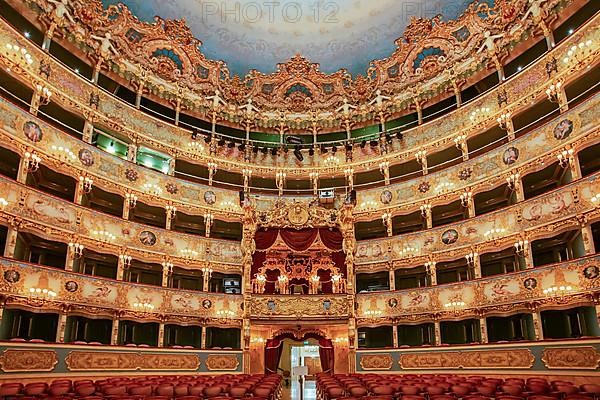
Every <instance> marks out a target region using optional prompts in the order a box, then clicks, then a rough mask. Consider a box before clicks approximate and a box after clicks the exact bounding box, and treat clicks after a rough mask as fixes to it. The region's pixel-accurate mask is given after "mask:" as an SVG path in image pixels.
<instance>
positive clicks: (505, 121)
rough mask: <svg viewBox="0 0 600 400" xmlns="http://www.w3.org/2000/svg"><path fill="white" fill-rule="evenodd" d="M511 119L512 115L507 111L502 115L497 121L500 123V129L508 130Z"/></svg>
mask: <svg viewBox="0 0 600 400" xmlns="http://www.w3.org/2000/svg"><path fill="white" fill-rule="evenodd" d="M511 117H512V114H511V113H510V111H507V112H505V113H502V114H501V115H500V116H499V117H498V119H496V121H498V126H499V127H500V129H502V130H503V131H506V130H508V125H509V122H510V119H511Z"/></svg>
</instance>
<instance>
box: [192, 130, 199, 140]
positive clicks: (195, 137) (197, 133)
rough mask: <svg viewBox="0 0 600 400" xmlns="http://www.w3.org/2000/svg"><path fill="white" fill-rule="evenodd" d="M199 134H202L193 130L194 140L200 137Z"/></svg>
mask: <svg viewBox="0 0 600 400" xmlns="http://www.w3.org/2000/svg"><path fill="white" fill-rule="evenodd" d="M198 136H200V132H198V131H192V140H196V139H198Z"/></svg>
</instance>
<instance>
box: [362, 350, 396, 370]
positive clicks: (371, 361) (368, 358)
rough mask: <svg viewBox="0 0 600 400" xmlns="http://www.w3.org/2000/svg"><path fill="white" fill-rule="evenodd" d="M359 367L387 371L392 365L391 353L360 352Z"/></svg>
mask: <svg viewBox="0 0 600 400" xmlns="http://www.w3.org/2000/svg"><path fill="white" fill-rule="evenodd" d="M359 357H360V361H359V364H360V367H361V368H362V369H363V370H365V371H389V370H391V369H392V367H393V365H394V360H393V358H392V355H391V354H387V353H382V354H361V355H360V356H359Z"/></svg>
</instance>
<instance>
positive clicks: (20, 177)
mask: <svg viewBox="0 0 600 400" xmlns="http://www.w3.org/2000/svg"><path fill="white" fill-rule="evenodd" d="M28 173H29V161H28V159H27V158H26V157H21V159H20V160H19V170H18V171H17V182H19V183H26V182H27V174H28Z"/></svg>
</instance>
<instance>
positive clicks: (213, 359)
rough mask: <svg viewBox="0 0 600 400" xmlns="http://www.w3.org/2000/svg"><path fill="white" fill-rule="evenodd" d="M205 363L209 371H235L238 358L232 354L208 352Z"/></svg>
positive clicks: (238, 361) (238, 363)
mask: <svg viewBox="0 0 600 400" xmlns="http://www.w3.org/2000/svg"><path fill="white" fill-rule="evenodd" d="M205 363H206V368H207V369H208V370H209V371H236V370H237V369H238V366H239V365H240V360H239V358H238V357H237V356H235V355H233V354H209V355H208V357H206V361H205Z"/></svg>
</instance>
